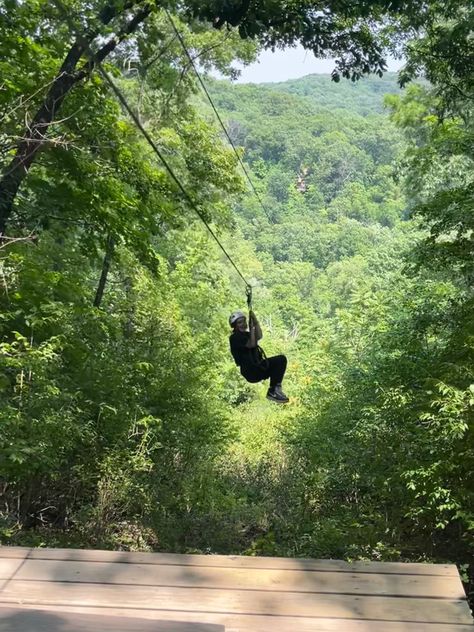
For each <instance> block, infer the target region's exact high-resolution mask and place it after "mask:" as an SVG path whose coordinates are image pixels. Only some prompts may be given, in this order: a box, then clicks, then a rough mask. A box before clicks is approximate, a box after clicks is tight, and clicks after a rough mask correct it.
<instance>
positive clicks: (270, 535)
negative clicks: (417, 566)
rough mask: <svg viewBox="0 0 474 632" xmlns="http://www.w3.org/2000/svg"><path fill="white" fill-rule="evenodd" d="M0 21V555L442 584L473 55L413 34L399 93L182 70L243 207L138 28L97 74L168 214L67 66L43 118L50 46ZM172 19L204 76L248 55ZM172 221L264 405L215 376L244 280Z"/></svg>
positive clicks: (252, 49)
mask: <svg viewBox="0 0 474 632" xmlns="http://www.w3.org/2000/svg"><path fill="white" fill-rule="evenodd" d="M53 4H54V3H53ZM206 6H207V5H206ZM464 8H465V9H466V12H467V5H466V7H464ZM10 9H11V11H10V13H9V14H7V11H5V10H3V9H1V8H0V17H1V18H2V21H1V22H0V42H1V43H0V52H1V54H0V74H1V76H2V81H1V82H0V83H1V86H0V107H1V110H0V167H1V169H2V174H3V175H2V179H1V180H0V197H1V196H3V197H2V199H0V220H1V224H0V226H1V228H0V237H1V242H0V283H1V294H0V395H1V398H0V467H1V470H0V472H1V485H2V501H1V506H0V518H1V522H0V534H1V538H2V542H4V543H7V544H8V543H10V544H19V543H33V544H36V545H41V544H46V545H61V546H69V545H78V546H89V547H106V548H126V549H141V550H166V551H178V552H192V551H201V552H210V553H217V552H219V553H239V554H250V555H282V556H297V557H298V556H304V557H318V558H321V557H331V558H345V559H355V558H357V559H377V560H435V561H454V562H457V563H458V564H459V565H460V568H461V570H462V573H463V577H464V578H465V579H466V580H467V579H468V576H469V572H472V565H471V567H470V564H471V560H472V555H473V552H474V551H473V542H474V537H473V536H474V533H473V531H474V479H473V470H474V439H473V436H474V435H473V406H474V374H473V362H472V360H473V332H472V317H471V312H472V303H473V300H474V298H473V294H472V275H473V267H472V266H473V263H472V261H473V257H472V255H473V254H474V253H473V248H474V246H473V243H474V242H473V240H472V230H473V226H472V224H473V217H474V215H473V213H472V210H473V175H472V174H473V173H474V171H473V169H472V167H473V153H472V138H473V127H472V103H473V101H472V95H473V94H474V84H473V82H472V74H469V72H468V68H469V63H468V61H466V60H469V59H471V56H472V43H471V44H469V43H467V44H466V45H465V48H463V44H464V40H463V39H462V38H461V35H459V31H457V32H456V33H458V35H457V36H458V37H460V38H461V39H460V40H459V41H458V42H457V44H458V45H457V47H455V50H454V49H453V51H454V52H453V51H451V49H450V48H449V46H446V45H445V42H444V40H443V41H441V40H442V38H441V36H440V38H441V39H440V41H438V40H436V36H437V35H436V33H437V31H436V32H435V34H434V35H433V33H431V34H428V35H426V39H425V40H423V39H419V40H416V42H414V43H412V45H411V48H409V50H408V52H407V54H408V53H409V54H410V55H411V56H409V57H408V58H407V59H408V61H407V68H406V69H405V71H404V73H402V76H401V77H397V76H395V75H392V74H388V75H384V76H383V77H370V78H360V79H359V80H358V81H355V82H349V81H347V80H346V79H342V80H341V81H340V82H334V81H331V77H330V76H317V75H311V76H308V77H305V78H302V79H298V80H292V81H288V82H282V83H279V84H263V85H237V84H232V83H231V82H230V81H227V80H222V81H218V80H215V79H212V78H211V77H206V78H205V81H206V85H207V86H208V89H209V92H210V94H211V95H212V98H213V100H214V103H215V106H216V107H217V109H218V111H219V112H220V115H221V117H222V120H223V121H224V123H225V126H226V129H227V131H228V134H229V135H230V137H231V139H232V142H233V144H234V145H235V146H236V148H237V151H238V152H239V156H240V157H241V159H242V160H243V161H244V164H245V166H246V170H247V172H248V174H249V175H250V178H251V180H252V183H253V186H254V187H255V191H256V193H255V192H254V191H252V189H251V187H250V186H249V183H248V182H247V179H246V177H245V174H244V173H243V172H242V169H241V166H240V165H239V160H238V158H237V156H236V155H235V154H234V152H233V150H232V148H231V147H230V146H229V144H228V142H227V140H226V138H225V136H224V134H223V132H222V130H221V129H220V127H219V124H218V121H217V120H216V117H215V114H214V112H213V110H212V108H211V107H210V106H209V103H208V102H207V100H206V98H205V96H204V94H203V93H202V91H201V90H200V89H199V84H198V83H197V82H196V78H195V76H194V75H193V72H192V68H191V67H190V63H189V59H188V57H187V56H186V54H185V52H184V51H183V50H182V48H181V46H180V43H179V41H178V40H177V39H176V38H175V36H174V35H173V29H172V27H171V25H170V23H169V20H168V19H167V18H166V17H165V16H164V15H162V14H161V13H160V12H156V13H155V14H153V19H152V21H151V23H150V25H149V26H148V27H147V28H148V29H149V30H148V31H146V30H143V31H138V32H137V33H136V34H135V36H134V38H135V39H134V40H133V46H132V45H129V46H123V47H122V48H120V46H119V47H118V48H117V50H116V51H115V52H114V54H113V56H112V58H111V60H109V62H108V66H107V67H109V70H111V71H112V74H113V76H114V80H115V82H116V84H117V86H118V87H119V89H120V90H121V91H122V93H123V94H124V95H125V96H126V98H127V99H128V101H129V103H130V104H131V107H132V108H133V110H134V111H135V112H136V113H137V116H138V119H139V121H140V123H141V124H142V125H143V126H144V127H145V128H146V130H147V132H148V133H149V134H150V135H151V136H152V137H153V140H154V142H155V143H156V145H157V147H159V149H160V151H161V152H162V154H163V155H164V156H165V157H166V160H167V161H168V163H169V165H170V166H171V167H172V169H173V171H174V173H175V174H176V176H177V178H178V179H179V182H180V183H181V186H183V187H184V189H185V190H186V191H187V192H188V193H189V195H190V198H189V199H191V200H192V202H193V205H190V204H189V199H187V198H185V197H183V195H182V191H181V190H180V189H179V187H177V186H176V182H175V181H174V180H173V179H172V178H170V176H169V174H168V173H167V172H166V170H165V169H164V168H163V165H162V163H161V162H160V161H159V160H158V159H157V157H156V155H155V154H154V153H153V152H152V151H151V149H150V147H149V145H147V143H146V142H145V139H144V137H143V135H142V134H141V133H140V130H139V129H138V128H137V126H136V125H135V124H134V123H133V121H132V120H131V119H130V117H129V116H128V115H127V114H126V112H124V110H123V109H121V107H120V105H119V103H118V102H117V100H116V98H115V97H114V95H113V93H112V92H111V91H110V89H109V86H108V84H107V82H106V81H105V79H104V77H103V76H102V75H100V74H99V73H93V74H87V73H90V72H91V69H90V68H88V67H87V50H85V49H82V50H80V51H79V53H78V55H79V57H78V59H80V58H81V55H82V56H83V57H84V59H85V61H84V63H85V64H86V66H84V67H82V71H81V72H84V73H85V74H84V75H83V76H82V78H80V79H78V80H77V85H75V87H74V89H71V90H70V91H67V93H65V94H64V95H63V96H62V97H61V99H63V98H64V102H62V101H61V103H62V106H61V111H60V114H59V113H58V112H56V110H55V111H54V117H53V120H52V121H51V122H49V123H47V124H46V123H45V120H46V119H45V116H46V114H45V112H47V113H48V112H50V110H48V108H46V109H45V106H44V103H45V101H44V99H45V96H44V95H45V94H47V92H48V89H49V87H50V86H51V82H52V73H53V72H58V69H60V68H62V67H63V66H61V64H62V62H63V58H64V53H65V50H66V49H67V46H69V45H70V41H71V35H70V25H68V24H66V23H65V22H64V20H62V18H61V15H60V14H58V13H55V11H54V9H52V8H51V7H49V5H48V7H46V9H45V4H44V3H42V2H25V3H11V7H10ZM89 10H91V11H92V9H90V8H88V9H87V11H89ZM203 10H204V9H203ZM439 10H440V11H441V10H442V9H439ZM87 11H86V9H84V15H83V18H84V21H85V23H86V22H87V20H89V18H90V16H89V14H88V13H87ZM471 11H472V9H471ZM193 15H194V14H193ZM101 16H102V17H101V19H102V21H104V20H105V18H104V14H101ZM76 17H77V16H76ZM180 17H181V18H182V20H183V21H182V22H179V28H180V29H181V31H182V33H184V35H185V38H186V42H187V44H188V46H189V48H190V49H192V50H193V51H194V54H195V58H198V57H199V60H200V64H201V68H203V69H204V70H209V69H211V68H217V69H218V70H219V71H220V72H221V73H223V74H226V75H228V76H232V74H233V70H232V62H233V61H234V60H236V59H237V60H241V61H244V62H249V61H251V60H252V59H253V58H254V57H255V55H256V52H257V48H258V47H257V43H256V42H255V41H253V40H251V39H250V40H249V39H245V38H244V37H241V36H242V33H240V36H239V33H238V32H237V31H236V30H233V29H229V30H228V32H227V33H226V37H225V41H224V40H223V39H222V33H221V32H220V31H216V30H215V29H212V28H211V27H210V26H209V24H204V25H203V23H202V22H199V21H197V22H193V21H192V20H190V21H189V22H187V21H186V19H184V18H185V17H186V16H184V17H183V15H181V16H180ZM198 17H201V18H202V16H198ZM206 17H207V18H209V16H206ZM107 19H108V18H107ZM111 19H112V18H111ZM193 19H194V18H193ZM197 19H198V18H196V20H197ZM453 19H454V18H453ZM465 19H467V18H466V13H465V12H463V11H461V12H460V14H459V23H460V24H463V23H464V22H463V21H464V20H465ZM107 24H108V23H107ZM232 24H233V23H232ZM90 25H92V26H94V25H95V22H94V21H93V20H92V18H90ZM453 28H454V27H453ZM91 32H92V31H87V33H91ZM463 32H464V31H463ZM38 33H40V35H38ZM150 33H151V35H150ZM151 36H153V37H154V38H155V39H154V40H153V41H159V42H161V44H162V46H161V47H159V48H158V50H157V48H156V46H151V44H150V41H151V40H152V37H151ZM124 37H125V36H124ZM453 37H454V36H453ZM91 41H92V40H91ZM443 42H444V43H443ZM74 46H76V44H74V45H73V48H72V49H71V50H73V49H74ZM469 46H471V48H469ZM439 50H442V51H443V55H446V60H445V65H443V64H438V65H437V64H436V62H435V61H433V59H436V55H435V54H434V53H437V52H439ZM463 55H464V57H463ZM463 59H464V63H461V61H462V60H463ZM460 60H461V61H460ZM374 63H375V62H374ZM450 64H451V65H450ZM420 67H423V81H422V83H415V82H409V81H408V80H409V79H412V80H414V79H415V78H416V75H417V71H418V69H419V68H420ZM374 69H375V68H372V67H370V68H369V70H374ZM364 72H368V70H364ZM343 74H344V73H343ZM356 74H357V73H356ZM61 76H62V75H61V74H60V77H61ZM64 76H67V77H71V76H72V75H71V71H70V70H68V71H67V72H66V70H65V71H64ZM3 78H4V79H3ZM84 78H86V80H84ZM336 78H337V77H336ZM353 78H357V77H353ZM400 79H402V80H403V81H402V82H404V83H408V86H407V87H405V88H404V89H403V90H402V89H401V88H400V86H399V83H398V82H399V80H400ZM453 86H454V87H453ZM460 86H461V87H460ZM456 88H457V89H456ZM58 102H59V101H57V102H56V105H54V107H53V106H48V107H49V108H50V109H51V107H52V108H53V110H54V108H56V107H57V103H58ZM38 113H40V114H41V116H42V117H43V118H41V116H39V117H38ZM38 121H40V122H39V123H38ZM35 126H36V127H35ZM32 130H33V131H32ZM35 134H36V135H35ZM25 139H26V140H25ZM25 143H26V145H25ZM38 148H40V150H38ZM21 152H23V154H22V153H21ZM18 156H20V158H18ZM33 157H34V160H33ZM15 161H16V162H15ZM15 174H21V175H18V177H16V175H15ZM15 178H16V179H15ZM195 208H197V209H198V210H199V211H200V213H201V219H205V220H206V222H208V223H209V224H210V225H212V228H213V231H215V234H216V235H217V236H218V237H219V239H220V240H221V241H222V244H223V245H224V247H225V249H226V250H227V251H228V252H229V253H230V254H231V256H232V258H233V260H234V261H235V262H236V264H237V266H238V268H239V270H241V271H242V272H243V274H244V275H245V278H246V279H248V280H249V281H250V282H251V284H252V286H253V299H254V309H255V311H256V313H257V316H258V317H259V319H260V322H261V325H262V328H263V332H264V338H263V341H262V346H263V347H264V349H265V351H266V353H267V355H271V354H276V353H284V354H286V355H287V356H288V359H289V367H288V372H287V376H286V379H285V382H284V388H285V391H286V392H287V393H288V395H289V396H290V398H291V401H290V403H289V404H288V405H287V406H285V407H282V406H280V407H279V406H277V405H275V404H272V403H270V402H268V401H267V400H266V399H265V393H266V387H265V386H264V385H263V384H249V383H247V382H246V381H245V380H244V379H243V378H242V377H241V376H240V374H239V372H238V369H237V367H236V366H235V364H234V363H233V360H232V358H231V356H230V353H229V343H228V335H229V333H230V332H229V328H228V325H227V318H228V315H229V313H230V312H231V311H232V310H234V309H243V308H244V307H245V285H244V283H243V282H242V279H241V278H240V277H239V276H238V274H237V273H236V271H235V270H234V268H233V267H232V265H231V264H230V262H229V261H228V260H227V259H226V258H225V256H224V254H223V252H222V250H221V249H220V248H219V246H218V245H217V244H216V242H215V241H214V240H213V238H212V236H211V235H210V234H209V232H208V231H207V230H206V227H205V226H204V225H203V223H202V221H201V219H200V218H199V217H198V216H197V215H196V213H195V212H194V210H195Z"/></svg>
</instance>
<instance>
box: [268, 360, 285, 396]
mask: <svg viewBox="0 0 474 632" xmlns="http://www.w3.org/2000/svg"><path fill="white" fill-rule="evenodd" d="M286 365H287V360H286V357H285V356H284V355H279V356H273V357H272V358H268V372H269V377H270V388H269V389H268V393H267V399H270V400H271V401H274V402H278V403H279V404H286V403H287V402H289V401H290V400H289V399H288V397H287V396H286V395H285V393H284V392H283V391H282V390H281V383H282V380H283V377H284V375H285V371H286Z"/></svg>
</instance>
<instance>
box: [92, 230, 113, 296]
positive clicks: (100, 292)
mask: <svg viewBox="0 0 474 632" xmlns="http://www.w3.org/2000/svg"><path fill="white" fill-rule="evenodd" d="M114 249H115V241H114V238H113V237H112V236H111V235H109V236H108V238H107V246H106V249H105V255H104V261H103V262H102V272H101V275H100V279H99V285H98V286H97V291H96V293H95V298H94V307H100V304H101V303H102V297H103V296H104V290H105V285H106V283H107V277H108V275H109V270H110V262H111V261H112V256H113V254H114Z"/></svg>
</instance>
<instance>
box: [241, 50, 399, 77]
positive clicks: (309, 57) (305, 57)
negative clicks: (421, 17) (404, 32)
mask: <svg viewBox="0 0 474 632" xmlns="http://www.w3.org/2000/svg"><path fill="white" fill-rule="evenodd" d="M402 66H403V60H401V61H400V60H395V59H391V60H389V63H388V70H390V71H392V72H393V71H396V70H399V69H400V68H401V67H402ZM239 68H241V69H242V74H241V76H240V77H239V79H237V83H263V82H277V81H286V80H287V79H297V78H298V77H303V76H304V75H310V74H312V73H330V72H331V71H332V69H333V68H334V61H333V60H331V59H316V58H315V57H314V55H313V54H312V53H311V52H308V51H305V50H304V49H303V48H302V47H301V46H297V47H296V48H287V49H285V50H283V51H282V50H277V51H276V52H275V53H272V52H271V51H269V50H267V51H263V52H262V53H261V54H260V57H259V60H258V61H257V62H256V63H254V64H250V65H249V66H247V67H245V68H243V67H242V66H239Z"/></svg>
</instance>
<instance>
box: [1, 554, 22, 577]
mask: <svg viewBox="0 0 474 632" xmlns="http://www.w3.org/2000/svg"><path fill="white" fill-rule="evenodd" d="M22 564H23V560H22V559H15V558H11V559H6V560H4V559H1V558H0V581H2V580H5V579H11V577H12V576H13V575H14V574H15V573H16V572H17V570H18V569H19V568H21V566H22Z"/></svg>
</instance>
